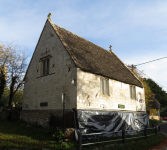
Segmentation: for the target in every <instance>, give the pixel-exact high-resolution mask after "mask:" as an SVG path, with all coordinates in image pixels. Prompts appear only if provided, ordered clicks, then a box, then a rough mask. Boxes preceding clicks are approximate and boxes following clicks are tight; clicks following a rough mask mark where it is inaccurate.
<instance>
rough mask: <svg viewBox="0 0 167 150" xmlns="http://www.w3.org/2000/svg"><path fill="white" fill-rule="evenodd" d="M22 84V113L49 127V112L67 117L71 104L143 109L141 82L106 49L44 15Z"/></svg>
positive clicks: (90, 108)
mask: <svg viewBox="0 0 167 150" xmlns="http://www.w3.org/2000/svg"><path fill="white" fill-rule="evenodd" d="M24 81H25V85H24V98H23V106H22V113H21V118H22V119H23V120H25V121H27V122H36V123H38V124H41V125H42V126H48V123H49V117H50V114H53V115H54V116H62V112H63V111H62V109H63V104H62V94H63V93H64V94H65V113H66V119H68V120H69V121H67V120H66V122H68V123H69V125H68V126H69V127H71V126H72V124H70V121H71V109H72V108H75V109H87V110H106V111H131V112H137V111H142V112H145V111H146V108H145V96H144V88H143V85H142V83H141V82H140V81H139V80H138V78H137V77H136V76H134V75H133V74H132V72H131V71H130V70H129V69H128V68H127V67H126V65H125V64H124V63H123V62H122V61H121V60H120V59H119V58H118V56H116V54H115V53H114V52H113V51H112V50H110V51H108V50H106V49H104V48H102V47H100V46H98V45H95V44H94V43H92V42H90V41H88V40H86V39H84V38H82V37H80V36H78V35H76V34H74V33H72V32H70V31H67V30H66V29H64V28H61V27H59V26H57V25H56V24H53V23H52V20H51V18H50V16H49V17H48V19H47V20H46V23H45V25H44V28H43V30H42V33H41V35H40V38H39V40H38V43H37V45H36V48H35V51H34V53H33V56H32V59H31V61H30V64H29V66H28V69H27V72H26V75H25V78H24Z"/></svg>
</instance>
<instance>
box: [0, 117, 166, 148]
mask: <svg viewBox="0 0 167 150" xmlns="http://www.w3.org/2000/svg"><path fill="white" fill-rule="evenodd" d="M151 120H152V119H151ZM154 122H155V121H154ZM147 133H148V135H149V134H153V133H155V130H154V129H153V130H149V131H148V132H147ZM143 135H144V133H140V134H137V135H133V136H131V135H126V138H130V137H136V136H143ZM120 138H122V137H120V136H118V137H112V138H106V137H104V138H97V139H96V140H89V141H83V143H93V142H100V141H107V140H116V139H120ZM164 139H165V136H164V135H162V134H158V136H156V135H155V136H150V137H148V138H147V139H144V138H141V139H131V140H126V143H127V144H125V145H124V146H120V144H121V143H122V141H117V142H109V143H102V144H95V145H89V146H83V149H84V150H86V149H88V150H89V149H90V150H92V148H94V147H99V146H105V145H109V144H116V143H117V145H118V146H116V147H113V148H110V149H112V150H121V149H122V150H124V149H125V147H126V150H132V149H135V150H140V149H141V150H144V149H148V147H149V148H150V147H152V146H154V145H157V144H159V143H160V142H162V141H163V140H164ZM137 145H138V146H137ZM140 145H142V146H140ZM0 148H22V149H42V148H47V149H78V144H77V142H76V141H71V142H65V143H60V142H58V141H56V140H54V139H53V137H52V135H51V134H47V133H46V132H45V131H44V130H43V129H42V128H36V127H27V125H26V124H23V123H22V125H21V123H19V122H9V121H1V122H0Z"/></svg>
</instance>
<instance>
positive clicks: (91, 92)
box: [77, 68, 146, 111]
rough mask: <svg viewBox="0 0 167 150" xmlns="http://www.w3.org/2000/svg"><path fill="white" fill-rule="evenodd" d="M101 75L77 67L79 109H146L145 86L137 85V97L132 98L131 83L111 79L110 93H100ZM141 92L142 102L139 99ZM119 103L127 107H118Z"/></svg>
mask: <svg viewBox="0 0 167 150" xmlns="http://www.w3.org/2000/svg"><path fill="white" fill-rule="evenodd" d="M101 77H102V76H100V75H95V74H92V73H89V72H84V71H82V70H81V69H79V68H77V109H99V110H128V111H146V108H145V97H144V88H140V87H136V99H131V98H130V90H129V84H125V83H122V82H119V81H116V80H112V79H109V93H110V94H109V95H103V94H100V78H101ZM102 78H104V77H102ZM106 79H107V78H106ZM139 94H140V95H141V99H142V100H143V102H142V103H140V102H139V100H138V95H139ZM118 104H122V105H125V108H124V109H120V108H118Z"/></svg>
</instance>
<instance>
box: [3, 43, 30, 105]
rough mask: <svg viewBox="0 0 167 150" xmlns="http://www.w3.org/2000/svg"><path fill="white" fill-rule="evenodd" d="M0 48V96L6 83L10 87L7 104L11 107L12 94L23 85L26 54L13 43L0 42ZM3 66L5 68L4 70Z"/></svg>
mask: <svg viewBox="0 0 167 150" xmlns="http://www.w3.org/2000/svg"><path fill="white" fill-rule="evenodd" d="M0 50H1V51H0V66H1V68H2V69H1V74H2V75H1V78H0V79H1V80H2V81H1V80H0V88H1V89H2V90H1V92H0V94H1V95H0V96H2V94H3V91H4V88H5V85H7V86H8V88H9V89H10V94H9V103H8V106H9V107H10V108H11V107H12V99H13V96H14V95H15V93H16V92H17V91H18V90H19V89H20V88H21V87H22V86H23V77H24V75H25V72H26V66H27V64H26V58H27V57H28V55H27V54H26V52H25V51H23V50H22V49H21V48H20V47H18V46H16V45H14V44H13V43H10V44H8V43H7V44H3V43H2V44H1V46H0ZM4 68H6V70H7V71H6V72H5V69H4ZM6 74H7V76H6V77H5V83H4V75H6ZM0 98H1V97H0Z"/></svg>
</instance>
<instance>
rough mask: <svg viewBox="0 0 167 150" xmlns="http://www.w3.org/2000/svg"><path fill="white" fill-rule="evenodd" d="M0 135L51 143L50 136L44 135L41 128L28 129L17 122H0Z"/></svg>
mask: <svg viewBox="0 0 167 150" xmlns="http://www.w3.org/2000/svg"><path fill="white" fill-rule="evenodd" d="M0 133H1V134H2V135H3V136H6V137H8V136H26V137H29V138H31V139H34V140H39V141H46V140H49V141H52V140H53V138H52V136H51V135H49V134H47V133H45V132H44V131H43V130H42V128H41V129H40V128H36V127H28V126H26V125H25V124H23V125H21V124H20V123H19V122H13V121H1V122H0Z"/></svg>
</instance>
